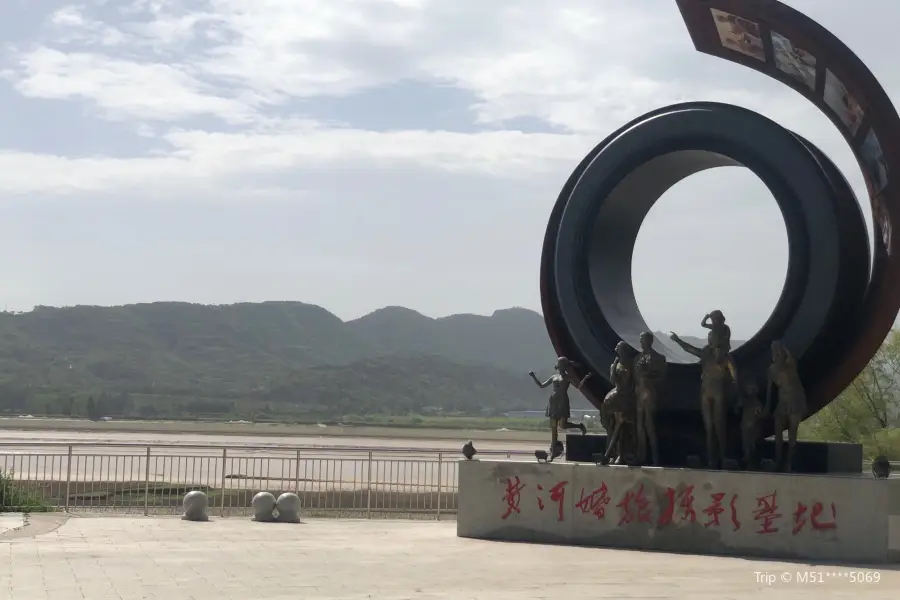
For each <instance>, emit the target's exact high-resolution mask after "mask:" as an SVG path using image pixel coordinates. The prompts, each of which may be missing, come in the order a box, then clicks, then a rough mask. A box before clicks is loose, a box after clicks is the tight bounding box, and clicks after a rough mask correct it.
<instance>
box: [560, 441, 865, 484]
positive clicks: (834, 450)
mask: <svg viewBox="0 0 900 600" xmlns="http://www.w3.org/2000/svg"><path fill="white" fill-rule="evenodd" d="M674 444H675V441H673V442H672V444H667V443H666V440H665V438H662V439H660V455H662V456H664V457H667V458H670V461H669V462H668V463H667V464H665V465H664V466H666V467H674V468H684V467H688V466H690V465H689V463H688V457H687V455H685V454H684V452H683V447H682V446H675V445H674ZM668 445H672V446H673V447H667V446H668ZM604 452H606V434H591V435H581V434H578V433H576V434H567V435H566V460H567V461H569V462H591V463H592V462H594V455H596V454H603V453H604ZM731 454H732V457H733V458H737V457H738V456H739V454H740V452H739V451H732V453H731ZM697 455H698V456H700V457H701V463H705V457H704V456H703V451H702V450H697ZM671 457H675V460H672V459H671ZM679 457H683V458H679ZM757 458H758V459H759V460H762V459H774V458H775V442H774V441H773V440H770V439H769V440H762V441H761V442H759V444H758V445H757ZM862 461H863V452H862V445H860V444H843V443H837V442H804V441H798V442H797V447H796V449H795V451H794V464H793V472H794V473H807V474H825V473H861V472H862Z"/></svg>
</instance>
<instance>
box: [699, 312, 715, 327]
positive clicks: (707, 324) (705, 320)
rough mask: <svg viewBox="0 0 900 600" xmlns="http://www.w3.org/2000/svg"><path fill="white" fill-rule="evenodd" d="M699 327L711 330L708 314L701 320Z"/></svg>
mask: <svg viewBox="0 0 900 600" xmlns="http://www.w3.org/2000/svg"><path fill="white" fill-rule="evenodd" d="M700 327H703V328H704V329H712V328H713V326H712V323H710V322H709V314H706V315H704V317H703V320H702V321H700Z"/></svg>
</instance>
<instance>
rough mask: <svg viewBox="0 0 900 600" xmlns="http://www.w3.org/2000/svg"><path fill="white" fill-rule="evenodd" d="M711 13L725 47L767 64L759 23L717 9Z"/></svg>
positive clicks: (710, 10)
mask: <svg viewBox="0 0 900 600" xmlns="http://www.w3.org/2000/svg"><path fill="white" fill-rule="evenodd" d="M709 12H710V13H712V17H713V21H714V22H715V24H716V30H717V31H718V32H719V40H720V41H721V42H722V46H723V47H725V48H728V49H729V50H734V51H735V52H740V53H741V54H744V55H746V56H750V57H752V58H755V59H757V60H761V61H763V62H765V60H766V51H765V47H764V46H763V40H762V33H761V30H760V28H759V23H755V22H753V21H750V20H749V19H744V18H743V17H738V16H737V15H733V14H731V13H727V12H725V11H721V10H718V9H715V8H711V9H709Z"/></svg>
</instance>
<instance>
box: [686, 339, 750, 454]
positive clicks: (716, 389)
mask: <svg viewBox="0 0 900 600" xmlns="http://www.w3.org/2000/svg"><path fill="white" fill-rule="evenodd" d="M670 337H671V338H672V341H673V342H675V343H676V344H678V345H679V346H681V348H682V349H683V350H684V351H685V352H687V353H689V354H693V355H694V356H696V357H697V358H699V359H700V367H701V369H702V370H701V375H700V413H701V415H702V416H703V427H704V428H705V429H706V460H707V464H708V466H709V468H711V469H715V468H718V467H719V466H721V464H722V463H723V462H724V461H725V450H726V447H727V446H726V425H727V418H726V414H727V411H728V384H729V383H731V382H735V381H737V374H736V373H735V372H734V371H733V370H732V369H733V365H734V363H733V362H732V361H731V360H730V358H729V357H728V355H726V354H725V353H724V352H723V350H722V347H721V346H709V345H706V346H704V347H703V348H697V347H696V346H692V345H691V344H688V343H687V342H685V341H684V340H682V339H681V338H680V337H678V335H677V334H675V333H671V334H670Z"/></svg>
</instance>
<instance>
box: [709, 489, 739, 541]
mask: <svg viewBox="0 0 900 600" xmlns="http://www.w3.org/2000/svg"><path fill="white" fill-rule="evenodd" d="M709 496H710V498H712V503H710V505H709V506H707V507H706V508H704V509H703V514H705V515H706V516H708V517H709V518H710V519H709V521H707V522H706V523H704V524H703V526H704V527H710V526H715V527H719V525H721V523H720V522H719V516H720V515H721V514H722V513H724V512H725V508H724V507H723V506H722V502H723V501H724V500H725V496H727V494H726V493H724V492H718V493H715V494H710V495H709ZM737 499H738V496H737V494H732V495H731V502H730V503H729V508H731V525H732V528H733V529H732V531H737V530H738V529H740V528H741V522H740V521H739V520H738V515H737Z"/></svg>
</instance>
